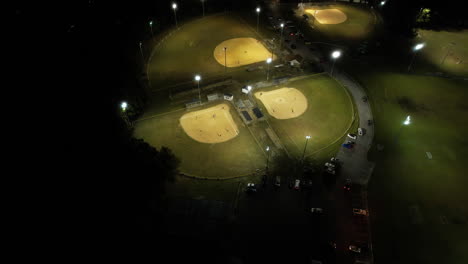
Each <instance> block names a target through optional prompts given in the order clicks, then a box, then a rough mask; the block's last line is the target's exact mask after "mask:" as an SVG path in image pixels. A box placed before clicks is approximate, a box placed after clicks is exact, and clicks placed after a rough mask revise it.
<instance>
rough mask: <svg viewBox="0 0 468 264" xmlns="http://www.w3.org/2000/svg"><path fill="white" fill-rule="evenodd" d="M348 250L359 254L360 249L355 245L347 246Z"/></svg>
mask: <svg viewBox="0 0 468 264" xmlns="http://www.w3.org/2000/svg"><path fill="white" fill-rule="evenodd" d="M349 250H350V251H353V252H356V253H361V248H360V247H358V246H355V245H349Z"/></svg>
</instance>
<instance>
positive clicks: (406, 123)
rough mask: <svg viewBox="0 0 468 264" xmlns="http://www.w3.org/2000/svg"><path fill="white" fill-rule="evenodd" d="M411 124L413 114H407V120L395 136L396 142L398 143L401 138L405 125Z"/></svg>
mask: <svg viewBox="0 0 468 264" xmlns="http://www.w3.org/2000/svg"><path fill="white" fill-rule="evenodd" d="M410 124H411V116H407V117H406V119H405V121H404V122H403V123H402V124H401V126H400V131H398V134H397V136H396V138H395V144H396V143H398V139H399V138H400V135H401V131H402V130H403V126H408V125H410Z"/></svg>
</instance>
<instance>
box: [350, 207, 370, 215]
mask: <svg viewBox="0 0 468 264" xmlns="http://www.w3.org/2000/svg"><path fill="white" fill-rule="evenodd" d="M353 214H355V215H367V210H364V209H358V208H353Z"/></svg>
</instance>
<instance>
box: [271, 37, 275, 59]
mask: <svg viewBox="0 0 468 264" xmlns="http://www.w3.org/2000/svg"><path fill="white" fill-rule="evenodd" d="M271 43H272V44H271V45H272V46H273V47H272V48H271V57H272V58H273V49H274V48H275V46H276V45H275V38H273V39H272V40H271Z"/></svg>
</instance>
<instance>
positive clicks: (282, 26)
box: [280, 23, 284, 50]
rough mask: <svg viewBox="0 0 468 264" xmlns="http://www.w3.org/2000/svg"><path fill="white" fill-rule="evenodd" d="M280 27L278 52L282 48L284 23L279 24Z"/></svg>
mask: <svg viewBox="0 0 468 264" xmlns="http://www.w3.org/2000/svg"><path fill="white" fill-rule="evenodd" d="M280 27H281V41H280V50H281V48H282V47H283V29H284V23H281V24H280Z"/></svg>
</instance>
